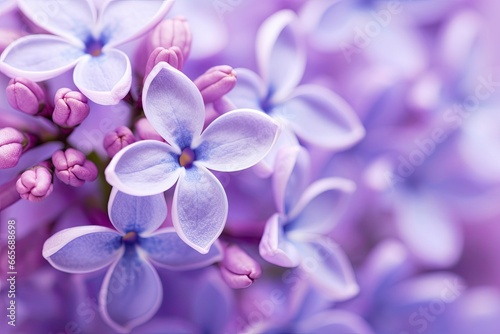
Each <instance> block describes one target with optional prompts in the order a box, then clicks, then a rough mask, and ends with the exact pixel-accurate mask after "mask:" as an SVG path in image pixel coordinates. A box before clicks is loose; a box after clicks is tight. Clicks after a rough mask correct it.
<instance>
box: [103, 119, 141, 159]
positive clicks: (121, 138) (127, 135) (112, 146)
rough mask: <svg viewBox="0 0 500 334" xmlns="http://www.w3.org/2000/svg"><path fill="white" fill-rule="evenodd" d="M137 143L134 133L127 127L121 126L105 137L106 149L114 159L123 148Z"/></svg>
mask: <svg viewBox="0 0 500 334" xmlns="http://www.w3.org/2000/svg"><path fill="white" fill-rule="evenodd" d="M132 143H135V137H134V134H133V133H132V131H130V129H129V128H127V127H126V126H120V127H118V128H117V129H116V130H115V131H112V132H109V133H107V134H106V135H105V136H104V143H103V145H104V149H105V150H106V152H107V153H108V155H109V157H110V158H112V157H114V156H115V154H116V153H118V152H119V151H120V150H121V149H122V148H124V147H126V146H128V145H130V144H132Z"/></svg>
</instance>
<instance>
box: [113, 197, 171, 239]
mask: <svg viewBox="0 0 500 334" xmlns="http://www.w3.org/2000/svg"><path fill="white" fill-rule="evenodd" d="M108 212H109V218H110V219H111V222H112V223H113V226H114V227H116V229H117V230H118V231H120V232H122V233H123V234H125V233H127V232H131V231H133V232H136V233H138V234H140V235H141V236H145V235H148V234H150V233H152V232H154V231H155V230H156V229H158V227H160V226H161V224H162V223H163V222H164V221H165V219H166V218H167V202H166V201H165V197H164V196H163V193H161V194H156V195H150V196H132V195H128V194H125V193H123V192H121V191H119V190H118V189H116V188H113V190H112V191H111V195H110V198H109V204H108Z"/></svg>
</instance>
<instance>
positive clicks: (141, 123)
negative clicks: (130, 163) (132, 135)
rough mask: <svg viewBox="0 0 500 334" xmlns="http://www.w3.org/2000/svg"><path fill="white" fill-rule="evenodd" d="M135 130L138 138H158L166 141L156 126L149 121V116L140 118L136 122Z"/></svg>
mask: <svg viewBox="0 0 500 334" xmlns="http://www.w3.org/2000/svg"><path fill="white" fill-rule="evenodd" d="M135 132H136V134H137V138H139V139H140V140H148V139H151V140H158V141H165V140H164V139H163V137H162V136H160V134H159V133H158V132H156V130H155V128H153V126H152V125H151V123H149V121H148V119H147V118H144V117H143V118H140V119H139V120H138V121H137V122H135Z"/></svg>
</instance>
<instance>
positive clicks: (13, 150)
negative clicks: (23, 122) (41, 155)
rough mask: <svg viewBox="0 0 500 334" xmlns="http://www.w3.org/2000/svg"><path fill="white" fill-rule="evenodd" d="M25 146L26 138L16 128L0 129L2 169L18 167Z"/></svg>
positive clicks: (0, 164)
mask: <svg viewBox="0 0 500 334" xmlns="http://www.w3.org/2000/svg"><path fill="white" fill-rule="evenodd" d="M25 145H26V137H25V136H24V135H23V134H22V133H21V132H20V131H18V130H16V129H14V128H3V129H0V157H1V159H0V169H5V168H11V167H14V166H15V165H17V163H18V162H19V159H20V158H21V155H22V154H23V152H24V151H25V150H24V146H25Z"/></svg>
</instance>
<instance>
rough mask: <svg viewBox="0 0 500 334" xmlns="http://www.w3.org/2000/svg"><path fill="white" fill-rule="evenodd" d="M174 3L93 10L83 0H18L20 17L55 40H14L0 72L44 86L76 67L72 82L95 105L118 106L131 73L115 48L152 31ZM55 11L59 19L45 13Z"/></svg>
mask: <svg viewBox="0 0 500 334" xmlns="http://www.w3.org/2000/svg"><path fill="white" fill-rule="evenodd" d="M173 2H174V1H173V0H167V1H147V2H144V1H108V2H106V4H105V5H104V6H102V7H99V8H96V6H95V4H94V2H93V1H85V0H76V1H71V2H69V3H64V4H62V3H60V2H58V1H52V0H51V1H45V0H44V1H41V0H21V1H19V7H20V9H21V10H22V12H23V13H24V14H25V15H26V16H27V17H28V18H29V19H31V20H32V21H33V22H34V23H36V24H37V25H39V26H40V27H42V28H44V29H45V30H47V31H48V32H51V33H53V34H54V35H46V34H39V35H30V36H26V37H23V38H20V39H18V40H16V41H15V42H14V43H12V44H11V45H10V46H9V47H7V49H5V51H4V52H3V53H2V55H1V57H0V70H2V71H3V72H4V73H6V74H7V75H10V76H22V77H25V78H28V79H30V80H34V81H42V80H47V79H50V78H53V77H56V76H58V75H59V74H61V73H64V72H66V71H68V70H69V69H71V68H73V67H75V66H76V67H75V69H74V74H73V81H74V83H75V85H76V86H77V87H78V89H79V90H80V91H81V92H82V93H83V94H85V95H86V96H87V97H88V98H89V99H90V100H92V101H94V102H96V103H99V104H104V105H111V104H117V103H118V102H119V101H120V100H121V99H122V98H123V97H125V95H126V94H127V93H128V91H129V90H130V87H131V82H132V71H131V65H130V61H129V58H128V56H127V55H126V54H125V53H124V52H122V51H120V50H118V49H116V48H115V47H117V46H119V45H121V44H124V43H126V42H128V41H130V40H132V39H134V38H136V37H138V36H139V35H141V34H143V33H144V32H146V31H147V30H149V29H151V28H152V27H153V26H154V25H155V24H156V23H157V22H158V21H160V20H161V19H162V18H163V17H164V16H165V14H166V13H167V11H168V10H169V9H170V7H171V6H172V4H173ZM53 8H56V9H57V11H58V12H57V15H53V13H50V12H49V11H50V10H51V9H53ZM49 17H50V18H49Z"/></svg>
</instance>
